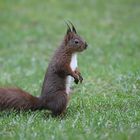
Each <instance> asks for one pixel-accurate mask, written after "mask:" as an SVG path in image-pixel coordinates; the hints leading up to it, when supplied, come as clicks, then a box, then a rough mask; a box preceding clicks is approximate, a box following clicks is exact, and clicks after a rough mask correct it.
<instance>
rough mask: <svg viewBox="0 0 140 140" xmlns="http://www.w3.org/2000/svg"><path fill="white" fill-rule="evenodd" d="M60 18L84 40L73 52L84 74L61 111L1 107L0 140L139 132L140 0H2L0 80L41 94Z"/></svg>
mask: <svg viewBox="0 0 140 140" xmlns="http://www.w3.org/2000/svg"><path fill="white" fill-rule="evenodd" d="M65 20H70V21H72V22H73V23H74V25H75V26H76V28H77V30H78V33H79V34H80V35H81V36H82V37H83V38H84V39H85V40H86V41H87V42H88V44H89V48H88V49H87V50H86V51H85V52H83V53H81V54H80V55H79V57H78V59H79V62H78V63H79V68H80V70H81V73H82V75H83V77H84V82H83V83H82V84H79V85H74V93H73V94H72V95H71V100H70V102H69V105H68V109H67V112H66V115H65V116H64V117H63V118H52V117H51V116H50V115H48V111H46V110H44V111H35V112H31V111H29V112H20V113H17V112H14V111H3V112H0V140H8V139H10V140H32V139H34V140H35V139H36V140H53V139H57V140H75V139H80V140H92V139H95V140H139V139H140V1H139V0H106V1H105V0H104V1H103V0H98V1H97V0H87V1H86V0H77V1H70V0H65V1H64V0H61V2H60V1H58V0H48V1H46V0H41V1H38V0H12V1H11V0H1V1H0V86H1V87H7V86H8V87H9V86H10V87H12V86H14V87H15V86H17V87H21V88H22V89H24V90H26V91H28V92H30V93H31V94H33V95H35V96H39V94H40V91H41V85H42V82H43V77H44V74H45V71H46V68H47V66H48V62H49V60H50V58H51V56H52V54H53V52H54V50H55V49H56V48H57V46H59V44H60V43H61V40H62V39H63V36H64V35H65V32H66V25H65Z"/></svg>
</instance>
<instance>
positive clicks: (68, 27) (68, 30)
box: [66, 22, 71, 34]
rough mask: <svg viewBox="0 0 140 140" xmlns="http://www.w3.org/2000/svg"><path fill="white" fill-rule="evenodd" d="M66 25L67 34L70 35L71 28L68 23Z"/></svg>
mask: <svg viewBox="0 0 140 140" xmlns="http://www.w3.org/2000/svg"><path fill="white" fill-rule="evenodd" d="M66 24H67V34H69V33H70V32H71V28H70V26H69V24H68V23H67V22H66Z"/></svg>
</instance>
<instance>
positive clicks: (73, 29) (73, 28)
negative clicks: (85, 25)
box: [69, 21, 77, 34]
mask: <svg viewBox="0 0 140 140" xmlns="http://www.w3.org/2000/svg"><path fill="white" fill-rule="evenodd" d="M69 23H70V24H71V26H72V31H73V32H74V33H76V34H77V31H76V29H75V27H74V25H73V24H72V22H71V21H69Z"/></svg>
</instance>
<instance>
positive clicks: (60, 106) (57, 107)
mask: <svg viewBox="0 0 140 140" xmlns="http://www.w3.org/2000/svg"><path fill="white" fill-rule="evenodd" d="M67 103H68V95H67V94H66V92H64V91H59V92H57V94H56V95H55V97H53V99H51V100H50V101H49V102H48V103H47V107H48V109H49V110H51V111H52V115H53V116H59V115H62V114H63V112H64V111H65V110H66V107H67Z"/></svg>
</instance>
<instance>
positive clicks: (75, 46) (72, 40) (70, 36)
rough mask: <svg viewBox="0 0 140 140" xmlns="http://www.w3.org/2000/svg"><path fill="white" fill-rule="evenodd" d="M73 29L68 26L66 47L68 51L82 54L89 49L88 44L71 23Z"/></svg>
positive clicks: (65, 40)
mask: <svg viewBox="0 0 140 140" xmlns="http://www.w3.org/2000/svg"><path fill="white" fill-rule="evenodd" d="M70 24H71V26H72V28H70V26H69V25H68V24H67V26H68V29H67V32H66V35H65V38H64V43H65V47H66V49H67V50H69V51H71V52H72V53H74V52H81V51H83V50H85V49H86V48H87V46H88V45H87V43H86V41H84V40H83V39H82V38H81V37H80V36H79V35H78V34H77V31H76V29H75V27H74V25H73V24H72V23H71V22H70Z"/></svg>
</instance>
